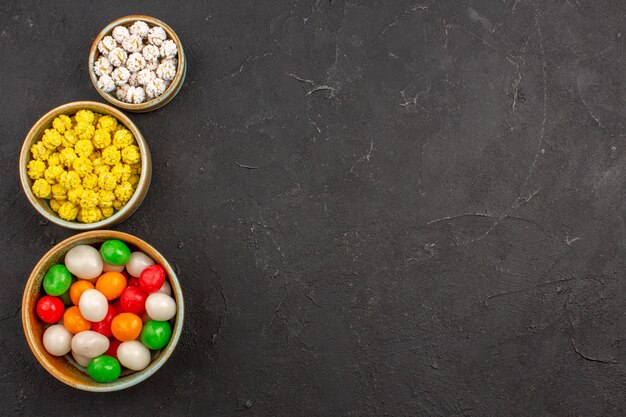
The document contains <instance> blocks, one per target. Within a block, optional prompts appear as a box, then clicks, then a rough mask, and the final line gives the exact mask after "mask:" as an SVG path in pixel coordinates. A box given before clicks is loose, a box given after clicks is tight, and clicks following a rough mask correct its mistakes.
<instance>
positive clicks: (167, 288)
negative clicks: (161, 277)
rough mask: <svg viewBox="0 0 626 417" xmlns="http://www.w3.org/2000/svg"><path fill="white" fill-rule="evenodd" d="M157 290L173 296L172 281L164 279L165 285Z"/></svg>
mask: <svg viewBox="0 0 626 417" xmlns="http://www.w3.org/2000/svg"><path fill="white" fill-rule="evenodd" d="M157 292H160V293H162V294H165V295H169V296H171V295H172V287H171V286H170V283H169V282H167V280H165V281H163V285H162V286H161V288H160V289H159V291H157Z"/></svg>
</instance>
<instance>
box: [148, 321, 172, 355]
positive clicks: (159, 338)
mask: <svg viewBox="0 0 626 417" xmlns="http://www.w3.org/2000/svg"><path fill="white" fill-rule="evenodd" d="M171 337H172V326H170V324H169V323H168V322H166V321H156V320H149V321H147V322H146V324H144V325H143V329H142V330H141V343H143V344H144V345H145V346H146V347H147V348H148V349H152V350H159V349H162V348H164V347H165V345H167V343H168V342H169V341H170V338H171Z"/></svg>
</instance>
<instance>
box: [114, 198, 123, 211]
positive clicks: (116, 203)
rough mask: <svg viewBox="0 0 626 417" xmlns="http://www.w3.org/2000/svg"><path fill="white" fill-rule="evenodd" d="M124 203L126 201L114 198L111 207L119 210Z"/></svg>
mask: <svg viewBox="0 0 626 417" xmlns="http://www.w3.org/2000/svg"><path fill="white" fill-rule="evenodd" d="M125 204H126V203H122V202H121V201H120V200H115V201H114V202H113V208H114V209H115V210H121V209H122V207H124V205H125Z"/></svg>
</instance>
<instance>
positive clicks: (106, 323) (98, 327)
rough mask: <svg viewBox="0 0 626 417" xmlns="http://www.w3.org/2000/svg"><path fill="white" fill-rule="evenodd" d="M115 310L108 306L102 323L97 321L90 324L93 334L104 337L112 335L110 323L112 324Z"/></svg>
mask: <svg viewBox="0 0 626 417" xmlns="http://www.w3.org/2000/svg"><path fill="white" fill-rule="evenodd" d="M116 314H117V313H116V311H115V308H113V306H112V305H110V304H109V310H108V311H107V315H106V316H104V319H103V320H102V321H98V322H95V323H92V324H91V330H93V331H94V332H98V333H100V334H102V335H104V336H106V337H111V336H112V335H113V333H112V332H111V323H112V322H113V317H115V315H116Z"/></svg>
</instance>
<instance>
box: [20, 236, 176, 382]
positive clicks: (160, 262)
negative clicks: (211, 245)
mask: <svg viewBox="0 0 626 417" xmlns="http://www.w3.org/2000/svg"><path fill="white" fill-rule="evenodd" d="M183 319H184V304H183V295H182V291H181V288H180V284H179V282H178V279H177V277H176V274H175V272H174V270H173V269H172V267H171V266H170V264H169V263H168V262H167V261H166V260H165V258H164V257H163V255H161V254H160V253H159V252H158V251H157V250H156V249H154V248H153V247H152V246H150V245H149V244H148V243H146V242H144V241H143V240H141V239H139V238H137V237H135V236H132V235H129V234H126V233H121V232H115V231H108V230H99V231H90V232H84V233H81V234H78V235H76V236H73V237H70V238H69V239H66V240H64V241H62V242H61V243H59V244H57V245H56V246H55V247H54V248H52V249H51V250H50V251H49V252H48V253H47V254H45V255H44V256H43V258H41V260H40V261H39V263H38V264H37V265H36V266H35V268H34V269H33V272H32V273H31V275H30V277H29V278H28V282H27V283H26V288H25V290H24V296H23V299H22V324H23V327H24V333H25V335H26V339H27V341H28V345H29V346H30V348H31V350H32V352H33V354H34V355H35V357H36V358H37V360H38V361H39V363H41V365H42V366H43V367H44V368H45V369H46V370H47V371H48V372H49V373H50V374H52V376H54V377H55V378H57V379H59V380H60V381H62V382H64V383H65V384H67V385H69V386H72V387H74V388H78V389H81V390H85V391H95V392H108V391H118V390H121V389H125V388H128V387H131V386H133V385H136V384H138V383H140V382H141V381H143V380H145V379H146V378H148V377H149V376H151V375H153V374H154V373H155V372H156V371H157V370H158V369H159V368H160V367H161V366H163V364H164V363H165V362H166V361H167V360H168V358H169V357H170V356H171V354H172V352H173V351H174V349H175V348H176V344H177V343H178V340H179V338H180V334H181V331H182V326H183Z"/></svg>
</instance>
